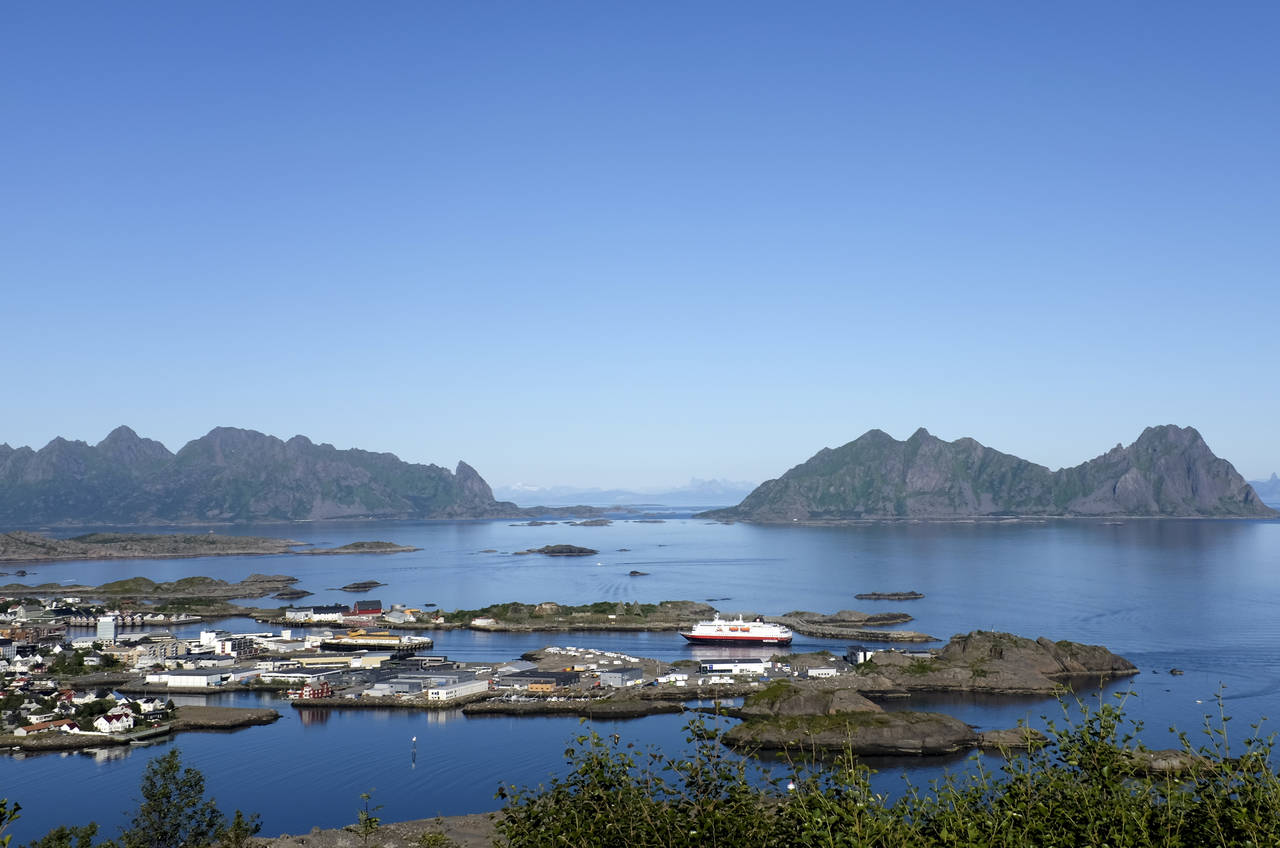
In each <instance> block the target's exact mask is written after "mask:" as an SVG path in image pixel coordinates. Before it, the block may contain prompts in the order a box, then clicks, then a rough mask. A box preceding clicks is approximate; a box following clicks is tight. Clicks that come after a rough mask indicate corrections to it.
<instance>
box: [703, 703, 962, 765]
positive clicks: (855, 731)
mask: <svg viewBox="0 0 1280 848" xmlns="http://www.w3.org/2000/svg"><path fill="white" fill-rule="evenodd" d="M723 738H724V741H725V743H726V744H729V745H732V746H733V747H735V748H764V749H781V750H785V749H791V748H794V749H800V750H813V749H821V750H830V751H849V752H850V753H853V754H857V755H859V756H926V755H939V754H954V753H956V752H958V751H967V750H969V749H970V748H973V747H974V746H976V745H977V744H978V734H977V732H975V731H974V729H973V728H971V727H970V726H969V725H967V724H965V723H964V722H963V721H961V720H960V719H958V718H953V717H952V716H949V715H943V714H942V713H917V712H894V713H886V712H873V711H859V712H846V713H836V714H833V715H806V716H792V717H770V718H760V719H748V720H746V721H744V722H742V723H741V724H738V725H735V726H733V727H731V728H729V730H727V731H726V732H725V734H724V737H723Z"/></svg>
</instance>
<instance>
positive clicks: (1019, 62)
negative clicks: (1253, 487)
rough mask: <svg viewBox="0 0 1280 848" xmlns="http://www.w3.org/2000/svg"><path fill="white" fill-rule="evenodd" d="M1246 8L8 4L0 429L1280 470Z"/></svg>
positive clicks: (740, 473)
mask: <svg viewBox="0 0 1280 848" xmlns="http://www.w3.org/2000/svg"><path fill="white" fill-rule="evenodd" d="M1277 44H1280V4H1277V3H1274V2H1259V3H1225V4H1216V3H1213V4H1211V3H1199V2H1197V3H1177V2H1165V1H1164V0H1162V2H1132V3H1115V2H1097V3H1088V2H1084V3H1059V4H1044V3H1025V2H1010V3H964V4H960V3H941V2H939V3H914V4H908V3H880V2H863V3H858V2H833V3H806V4H786V3H761V4H755V3H747V2H741V0H735V2H721V3H717V2H699V3H632V4H617V3H599V2H581V3H556V2H547V3H523V2H522V3H514V2H512V3H498V2H495V3H485V4H476V3H443V2H440V3H431V2H377V3H354V2H349V3H331V2H317V1H316V0H305V1H304V0H299V1H298V2H286V1H285V0H273V2H270V3H262V2H227V1H226V0H220V2H216V3H173V2H156V3H146V2H131V3H91V2H79V3H77V2H68V3H8V4H5V5H4V6H3V8H0V198H2V199H0V285H2V286H3V296H2V298H0V316H2V317H0V362H3V366H2V367H3V373H2V374H0V377H2V378H3V392H2V393H0V398H3V400H0V441H2V442H8V443H9V444H11V445H15V446H16V445H21V444H29V445H32V446H34V447H39V446H41V445H43V444H44V443H45V442H47V441H48V440H49V439H51V438H52V437H54V436H57V435H62V436H65V437H68V438H78V439H84V440H86V441H89V442H97V441H99V440H100V439H101V438H102V437H104V436H105V435H106V434H107V432H108V431H110V430H111V429H112V428H113V427H115V426H116V425H118V424H129V425H130V426H132V427H133V428H134V429H136V430H137V431H138V432H139V433H140V434H142V435H144V436H150V437H153V438H156V439H159V440H160V441H162V442H164V443H165V444H166V445H168V446H169V447H170V448H171V449H175V450H176V449H177V448H179V447H181V446H182V445H183V444H184V443H185V442H186V441H188V440H190V439H192V438H196V437H198V436H200V435H203V434H204V433H205V432H207V431H208V430H209V429H210V428H212V427H214V426H217V425H228V426H238V427H249V428H253V429H257V430H262V431H264V432H268V433H272V434H274V435H277V436H280V437H282V438H288V437H289V436H292V435H294V434H297V433H302V434H305V435H307V436H310V437H311V438H313V439H315V440H317V441H327V442H331V443H333V444H335V445H337V446H338V447H363V448H367V449H371V450H385V451H391V452H394V453H396V454H398V455H400V456H401V457H403V458H405V459H409V460H413V461H418V462H434V463H437V464H441V465H446V466H452V465H453V463H455V462H456V461H457V460H458V459H465V460H466V461H467V462H469V463H471V464H472V465H474V466H475V467H476V468H477V470H479V471H480V473H481V474H482V475H483V476H484V477H485V478H486V479H487V480H489V482H490V483H493V484H495V485H498V484H504V485H505V484H513V483H517V482H521V483H526V484H538V485H552V484H573V485H594V486H637V487H638V486H660V485H666V484H674V483H681V482H684V481H687V480H688V479H689V478H690V477H693V476H697V477H702V478H712V477H724V478H730V479H734V480H752V481H759V480H763V479H766V478H770V477H776V476H777V475H779V474H781V473H782V472H783V471H785V470H786V469H787V468H789V467H790V466H792V465H794V464H796V463H798V462H801V461H803V460H804V459H806V458H807V457H809V456H810V455H811V454H813V453H814V452H816V451H817V450H818V449H819V448H821V447H824V446H835V445H839V444H843V443H844V442H847V441H849V440H851V439H853V438H856V437H857V436H858V435H860V434H861V433H863V432H864V431H866V430H868V429H870V428H873V427H878V428H881V429H884V430H886V431H888V432H889V433H891V434H892V435H894V436H896V437H898V438H905V437H907V436H908V435H909V434H910V433H911V432H912V431H913V430H915V429H916V428H917V427H919V426H924V427H927V428H929V430H930V431H931V432H933V433H934V434H935V435H938V436H940V437H943V438H946V439H954V438H958V437H960V436H972V437H974V438H976V439H978V440H979V441H981V442H983V443H984V444H987V445H990V446H992V447H996V448H999V449H1001V450H1004V451H1007V452H1010V453H1014V454H1017V455H1019V456H1023V457H1026V458H1028V459H1032V460H1034V461H1037V462H1041V463H1044V464H1045V465H1048V466H1050V467H1053V468H1057V467H1059V466H1062V465H1073V464H1076V463H1078V462H1081V461H1084V460H1086V459H1089V458H1091V457H1093V456H1096V455H1098V454H1100V453H1103V452H1104V451H1106V450H1107V449H1109V448H1110V447H1111V446H1113V445H1114V444H1116V443H1117V442H1124V443H1126V444H1127V443H1129V442H1131V441H1132V440H1133V439H1135V438H1136V437H1137V436H1138V434H1139V433H1140V432H1141V430H1142V428H1143V427H1145V426H1147V425H1151V424H1162V423H1175V424H1182V425H1187V424H1190V425H1194V426H1196V427H1197V428H1199V429H1200V431H1201V432H1202V433H1203V434H1204V436H1205V438H1206V440H1207V441H1208V442H1209V445H1210V447H1211V448H1213V449H1214V450H1215V451H1216V452H1217V453H1218V454H1219V455H1221V456H1224V457H1226V458H1227V459H1229V460H1231V461H1232V462H1234V463H1235V465H1236V466H1237V468H1238V469H1239V470H1240V471H1241V472H1242V473H1244V474H1245V475H1246V476H1248V477H1259V476H1263V475H1266V474H1269V473H1270V472H1271V471H1272V470H1280V441H1278V440H1277V422H1278V421H1280V388H1278V386H1280V375H1278V373H1277V372H1278V370H1280V369H1278V367H1277V366H1280V346H1278V345H1277V332H1276V330H1277V324H1278V323H1280V291H1278V289H1280V273H1277V272H1278V271H1280V50H1278V49H1277Z"/></svg>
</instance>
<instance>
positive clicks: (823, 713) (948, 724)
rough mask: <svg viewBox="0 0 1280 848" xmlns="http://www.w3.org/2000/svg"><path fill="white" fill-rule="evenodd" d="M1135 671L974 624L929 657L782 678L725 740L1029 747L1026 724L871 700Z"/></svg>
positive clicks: (941, 748)
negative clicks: (989, 727) (986, 724)
mask: <svg viewBox="0 0 1280 848" xmlns="http://www.w3.org/2000/svg"><path fill="white" fill-rule="evenodd" d="M1136 673H1137V669H1136V668H1135V667H1134V666H1133V664H1132V663H1130V662H1129V661H1128V660H1126V659H1124V658H1123V657H1120V656H1116V655H1115V654H1113V653H1111V652H1110V651H1108V650H1107V649H1106V648H1103V647H1100V646H1097V645H1084V644H1080V643H1078V642H1067V641H1060V642H1053V641H1050V640H1049V639H1045V638H1043V637H1042V638H1040V639H1034V640H1033V639H1027V638H1024V637H1021V636H1014V635H1012V634H1009V633H990V632H985V631H974V632H973V633H968V634H965V635H961V636H955V637H952V639H951V641H950V642H949V643H948V644H947V646H946V647H945V648H943V649H941V650H940V651H934V652H930V653H928V654H925V655H911V654H906V653H902V652H896V651H879V652H876V653H875V654H873V655H872V657H871V659H869V660H868V661H866V662H863V663H861V664H859V665H858V666H857V669H856V672H855V673H854V674H852V675H843V676H840V677H838V678H833V679H827V680H780V681H775V682H773V683H771V684H770V685H769V686H768V687H767V688H765V689H763V690H761V691H760V692H757V693H754V694H752V695H749V696H748V697H747V699H746V701H745V702H744V704H743V706H742V707H741V708H739V709H736V710H730V711H729V712H730V714H732V715H736V716H738V717H740V718H742V720H743V721H742V723H741V724H739V725H736V726H734V727H732V728H730V729H729V731H728V732H727V733H726V734H725V741H726V742H727V743H728V744H731V745H734V746H740V747H749V748H774V749H789V748H804V749H811V748H819V749H831V750H849V751H850V752H852V753H854V754H859V755H864V756H872V755H904V754H908V755H925V754H949V753H955V752H957V751H963V750H966V749H968V748H972V747H975V746H978V745H990V746H1000V747H1011V746H1012V747H1019V746H1026V745H1030V744H1034V742H1035V739H1034V737H1033V735H1032V734H1030V733H1029V732H1028V731H1024V730H1021V729H1019V730H1011V731H996V732H993V733H991V734H988V735H986V736H985V738H984V734H979V733H977V732H976V731H974V730H973V729H972V728H970V727H969V726H968V725H967V724H965V723H964V722H962V721H960V720H958V719H956V718H953V717H951V716H947V715H943V714H940V713H931V712H913V711H905V710H903V711H898V710H895V711H886V710H885V709H884V708H883V707H881V706H879V705H878V704H876V703H875V702H874V701H873V700H871V698H872V697H883V696H885V695H893V694H898V693H905V694H908V695H909V694H910V693H912V692H987V693H1001V694H1033V695H1053V694H1056V693H1058V692H1060V691H1062V689H1063V686H1064V685H1066V684H1069V683H1071V682H1072V681H1086V682H1088V683H1090V684H1091V685H1096V684H1097V683H1098V682H1099V681H1101V680H1109V679H1112V678H1115V677H1122V676H1126V675H1130V674H1136Z"/></svg>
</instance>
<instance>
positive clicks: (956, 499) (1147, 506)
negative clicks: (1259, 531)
mask: <svg viewBox="0 0 1280 848" xmlns="http://www.w3.org/2000/svg"><path fill="white" fill-rule="evenodd" d="M701 515H702V516H704V517H709V518H719V519H740V520H750V521H779V522H780V521H786V522H791V521H815V520H816V521H821V520H851V519H855V520H856V519H885V518H916V519H956V518H971V517H984V516H985V517H1007V516H1036V517H1044V516H1119V515H1123V516H1198V517H1215V518H1217V517H1245V516H1253V517H1268V518H1273V517H1276V515H1277V513H1276V512H1275V510H1272V509H1271V508H1270V507H1268V506H1266V504H1264V503H1263V502H1262V501H1261V499H1260V498H1259V497H1258V495H1257V493H1256V492H1255V491H1254V490H1253V488H1252V487H1250V486H1249V484H1248V483H1246V482H1245V480H1244V479H1243V478H1242V477H1241V476H1240V475H1239V474H1238V473H1236V470H1235V469H1234V468H1233V467H1232V466H1231V464H1230V463H1229V462H1227V461H1226V460H1223V459H1220V458H1218V457H1217V456H1215V455H1214V454H1213V452H1212V451H1210V450H1209V447H1208V446H1207V445H1206V444H1205V442H1204V440H1203V439H1202V438H1201V436H1200V434H1199V433H1198V432H1196V431H1195V430H1194V429H1193V428H1191V427H1175V426H1161V427H1149V428H1147V429H1146V430H1145V431H1143V433H1142V435H1141V436H1139V437H1138V439H1137V440H1136V441H1135V442H1134V443H1133V444H1131V445H1129V446H1128V447H1123V446H1121V445H1117V446H1116V447H1115V448H1113V449H1112V450H1111V451H1109V452H1108V453H1106V454H1104V455H1102V456H1100V457H1097V458H1096V459H1092V460H1090V461H1088V462H1085V463H1083V464H1081V465H1078V466H1075V467H1073V468H1064V469H1061V470H1059V471H1050V470H1049V469H1048V468H1045V467H1044V466H1042V465H1036V464H1035V463H1032V462H1028V461H1026V460H1024V459H1019V458H1018V457H1015V456H1011V455H1009V454H1004V453H1001V452H999V451H996V450H992V449H991V448H988V447H985V446H983V445H981V444H979V443H978V442H976V441H974V440H973V439H968V438H964V439H957V440H956V441H954V442H945V441H943V440H941V439H938V438H937V437H935V436H932V435H930V434H929V432H928V431H926V430H924V429H923V428H921V429H920V430H917V431H916V432H915V433H914V434H913V435H912V436H911V438H909V439H907V440H906V441H905V442H900V441H898V440H896V439H894V438H893V437H891V436H889V435H888V434H887V433H884V432H882V431H880V430H871V431H870V432H868V433H866V434H864V435H863V436H861V437H859V438H858V439H856V440H854V441H852V442H849V443H848V444H846V445H844V446H842V447H839V448H835V449H831V448H824V449H823V450H821V451H819V452H818V453H817V454H815V455H814V456H813V457H812V458H811V459H809V460H808V461H807V462H805V463H803V464H801V465H797V466H796V467H795V468H792V469H791V470H790V471H788V472H787V473H786V474H784V475H782V477H780V478H778V479H777V480H769V481H767V482H765V483H763V484H761V485H760V486H759V487H758V488H757V489H756V490H755V491H753V492H752V493H751V494H750V495H748V496H747V497H746V499H745V500H743V501H742V503H740V504H739V505H738V506H736V507H733V508H730V509H723V510H714V511H712V512H707V513H702V514H701Z"/></svg>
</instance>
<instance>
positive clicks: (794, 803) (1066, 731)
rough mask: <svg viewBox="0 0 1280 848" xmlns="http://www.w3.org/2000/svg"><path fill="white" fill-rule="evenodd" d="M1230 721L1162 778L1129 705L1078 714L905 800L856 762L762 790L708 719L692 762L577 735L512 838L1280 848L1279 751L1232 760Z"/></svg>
mask: <svg viewBox="0 0 1280 848" xmlns="http://www.w3.org/2000/svg"><path fill="white" fill-rule="evenodd" d="M1227 722H1228V719H1227V717H1225V716H1220V718H1219V721H1218V722H1217V724H1216V725H1215V724H1212V723H1210V722H1209V721H1208V720H1206V726H1205V733H1206V736H1207V742H1206V743H1205V744H1204V745H1202V746H1200V747H1199V748H1193V746H1192V744H1191V742H1190V741H1189V740H1188V739H1187V738H1186V737H1185V736H1182V737H1180V739H1181V744H1182V750H1181V751H1180V752H1179V753H1178V754H1177V755H1176V756H1174V757H1171V758H1166V760H1168V761H1171V762H1172V763H1173V765H1174V766H1175V768H1174V769H1173V770H1171V771H1163V772H1161V771H1156V770H1153V758H1152V757H1151V755H1150V752H1147V751H1146V750H1145V749H1144V748H1142V746H1141V745H1140V744H1139V743H1138V742H1137V741H1136V734H1137V732H1138V731H1139V730H1140V729H1141V728H1140V726H1138V725H1133V724H1130V723H1127V722H1126V721H1125V719H1124V714H1123V709H1122V707H1121V706H1120V705H1112V704H1105V705H1103V706H1101V707H1100V708H1097V709H1089V708H1086V707H1084V706H1083V705H1081V717H1080V718H1078V719H1075V720H1072V721H1067V722H1065V723H1064V724H1063V725H1061V726H1058V725H1056V724H1053V723H1050V726H1049V740H1048V743H1047V744H1045V745H1044V746H1042V747H1040V748H1038V749H1036V750H1034V751H1032V752H1030V753H1028V754H1025V755H1018V756H1013V757H1010V758H1007V759H1006V760H1005V761H1004V762H1003V763H1002V765H1001V766H1000V768H999V769H998V770H996V771H991V770H989V769H987V768H986V767H984V765H983V762H982V758H981V757H978V758H976V762H975V764H974V768H972V769H971V770H969V771H966V772H965V773H963V774H961V775H959V776H954V775H953V776H950V777H948V778H946V779H945V780H943V781H940V782H938V783H935V784H934V785H933V786H932V787H931V788H930V790H928V791H921V790H920V789H918V788H915V787H909V788H908V791H907V792H906V794H905V795H904V796H903V797H901V798H899V799H898V800H896V801H894V802H889V801H888V800H887V799H886V798H885V797H884V796H882V795H878V794H876V793H875V792H874V791H873V790H872V787H871V774H872V772H871V770H870V769H868V768H866V767H865V766H863V765H861V764H859V763H858V762H857V760H856V759H855V758H854V757H852V756H849V755H844V756H842V757H839V758H837V760H836V761H835V762H830V763H826V764H822V765H820V766H817V767H812V768H804V767H793V768H792V769H789V772H793V773H796V774H797V775H798V776H797V777H795V778H794V781H789V782H788V786H786V787H782V786H779V785H778V782H776V781H768V780H763V779H761V778H759V777H757V778H756V779H755V780H752V779H751V769H752V768H753V765H752V764H751V763H749V762H748V761H746V760H743V759H739V758H731V757H728V756H727V755H726V754H725V753H724V752H723V749H722V748H721V746H720V745H719V743H718V738H717V737H718V734H717V733H715V732H712V731H709V730H708V729H707V727H706V726H705V724H703V723H702V721H701V720H694V721H693V722H691V723H690V724H689V726H688V730H689V736H688V741H689V742H691V743H693V744H694V746H695V749H694V753H693V755H692V756H690V757H686V758H671V757H668V756H666V755H664V754H662V753H660V752H657V751H653V750H647V751H638V750H636V749H635V748H634V747H633V746H630V745H624V744H623V743H622V741H621V739H620V738H619V737H618V736H616V735H615V736H611V737H608V738H602V737H600V736H599V735H598V734H596V733H594V732H591V733H587V734H584V735H582V736H579V737H578V738H577V739H576V740H575V743H574V745H573V746H571V747H570V748H569V749H568V750H566V752H565V755H566V757H567V759H568V760H569V762H570V763H571V764H572V765H573V767H574V768H573V770H572V771H571V772H570V774H569V775H568V776H567V777H565V778H562V779H556V780H553V781H552V782H551V783H550V785H549V786H546V787H538V788H537V789H530V788H516V787H504V788H503V789H502V790H500V791H499V795H500V796H501V797H505V798H506V799H507V804H506V808H505V814H504V818H503V820H502V822H501V823H500V825H499V828H500V831H501V833H502V835H503V837H504V838H505V840H506V843H507V844H508V845H509V846H511V848H543V847H544V846H546V848H550V846H583V848H586V846H601V845H626V846H637V847H638V848H647V846H662V848H682V847H683V846H689V848H695V846H696V848H707V846H745V845H752V846H779V848H791V846H804V847H805V848H818V846H824V847H825V848H861V846H884V848H897V846H908V845H909V846H955V847H956V848H1023V846H1029V845H1034V846H1045V847H1046V848H1048V846H1062V847H1063V848H1074V846H1086V845H1087V846H1109V848H1135V847H1136V846H1172V848H1178V846H1187V848H1193V847H1194V848H1202V846H1214V845H1217V846H1263V845H1280V779H1277V777H1276V774H1275V769H1274V765H1273V762H1272V758H1271V753H1272V748H1273V743H1274V739H1273V738H1272V737H1265V738H1264V737H1262V736H1260V735H1258V733H1257V726H1254V728H1253V729H1254V731H1255V732H1254V734H1253V735H1251V736H1250V737H1249V738H1247V739H1245V740H1244V742H1243V743H1242V744H1243V752H1242V753H1239V754H1237V755H1234V756H1233V754H1232V751H1231V747H1230V745H1229V740H1228V734H1227Z"/></svg>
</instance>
